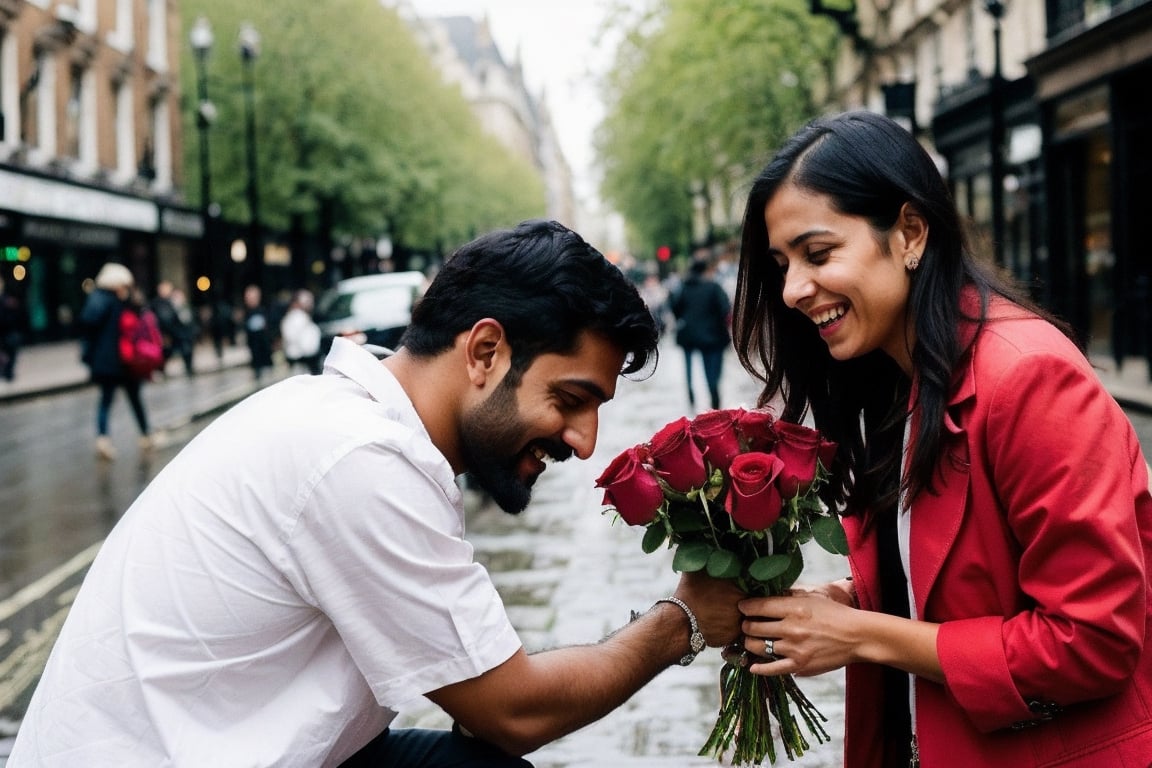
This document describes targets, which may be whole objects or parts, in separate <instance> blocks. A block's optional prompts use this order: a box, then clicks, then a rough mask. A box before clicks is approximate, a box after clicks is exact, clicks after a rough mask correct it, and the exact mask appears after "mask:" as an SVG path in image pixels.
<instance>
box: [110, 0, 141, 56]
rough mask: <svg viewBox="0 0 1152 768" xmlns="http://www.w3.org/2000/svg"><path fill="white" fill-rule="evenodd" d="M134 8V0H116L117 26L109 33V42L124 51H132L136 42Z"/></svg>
mask: <svg viewBox="0 0 1152 768" xmlns="http://www.w3.org/2000/svg"><path fill="white" fill-rule="evenodd" d="M132 8H133V0H116V28H115V29H114V30H113V31H112V32H111V34H109V35H108V44H109V45H111V46H112V47H113V48H116V49H117V50H119V51H122V52H124V53H127V52H128V51H131V50H132V46H133V43H134V42H135V33H134V32H133V31H132V24H133V18H132Z"/></svg>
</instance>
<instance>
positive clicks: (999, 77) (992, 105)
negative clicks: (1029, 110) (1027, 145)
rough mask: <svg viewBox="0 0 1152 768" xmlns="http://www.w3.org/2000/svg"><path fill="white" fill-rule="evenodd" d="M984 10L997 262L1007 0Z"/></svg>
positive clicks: (999, 256) (999, 259)
mask: <svg viewBox="0 0 1152 768" xmlns="http://www.w3.org/2000/svg"><path fill="white" fill-rule="evenodd" d="M984 10H985V11H987V12H988V15H989V16H991V17H992V49H993V52H992V56H993V63H992V81H991V83H990V84H989V88H988V109H989V113H990V114H989V117H990V120H989V131H988V134H989V136H988V141H989V145H988V149H989V153H990V156H991V157H990V162H989V173H990V174H991V176H992V179H991V181H992V190H991V192H992V200H991V202H992V253H993V254H994V255H995V258H996V263H997V264H1001V265H1002V264H1004V259H1005V254H1006V251H1005V248H1004V245H1005V243H1004V87H1003V86H1004V81H1003V77H1004V76H1003V63H1002V60H1001V45H1000V20H1001V19H1003V18H1004V0H984Z"/></svg>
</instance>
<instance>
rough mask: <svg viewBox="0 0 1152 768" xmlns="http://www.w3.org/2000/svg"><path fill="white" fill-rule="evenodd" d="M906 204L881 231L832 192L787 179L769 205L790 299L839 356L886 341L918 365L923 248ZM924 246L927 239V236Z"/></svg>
mask: <svg viewBox="0 0 1152 768" xmlns="http://www.w3.org/2000/svg"><path fill="white" fill-rule="evenodd" d="M908 216H911V217H913V218H915V219H916V220H918V221H914V222H912V224H914V225H917V226H918V225H922V224H923V221H922V219H920V217H919V216H918V215H917V214H916V213H915V212H914V211H913V210H911V209H910V207H909V206H905V208H904V210H903V211H902V212H901V216H900V218H899V220H898V221H897V224H896V226H894V227H893V228H892V230H891V231H890V232H887V233H879V234H878V233H877V232H876V231H875V230H874V229H873V228H872V226H871V224H870V223H869V222H868V221H867V220H866V219H864V218H861V217H859V216H848V215H845V214H842V213H840V212H838V211H836V210H835V209H834V208H833V207H832V205H831V204H830V201H829V198H828V197H826V196H825V195H822V194H818V193H814V192H809V191H806V190H803V189H800V188H798V187H796V186H795V185H793V184H784V185H783V186H782V187H780V189H779V190H778V191H777V192H776V194H775V195H774V196H773V197H772V199H771V200H769V201H768V205H767V206H765V208H764V223H765V225H766V226H767V230H768V255H769V257H770V258H773V259H775V260H776V263H777V264H778V265H779V266H780V269H781V272H782V273H783V284H784V291H783V299H784V303H785V304H786V305H787V306H789V307H791V308H792V309H795V310H797V311H799V312H802V313H803V314H804V315H806V316H807V317H808V318H809V319H810V320H811V321H812V322H813V323H815V324H816V325H817V326H818V328H819V332H820V337H821V338H823V339H824V341H825V343H826V344H828V349H829V351H830V352H831V354H832V357H834V358H836V359H837V360H848V359H850V358H854V357H859V356H861V355H865V354H867V353H869V352H872V351H873V350H876V349H880V350H883V351H884V352H886V353H887V354H888V355H889V356H891V357H892V358H893V359H894V360H896V362H897V363H898V364H899V365H900V367H901V368H903V369H904V371H905V372H906V373H910V372H911V368H912V360H911V349H912V343H913V341H914V339H913V338H912V335H911V334H912V328H911V325H910V323H909V320H908V294H909V289H910V287H911V277H910V274H909V272H908V271H907V270H906V269H905V263H906V258H907V254H908V253H909V250H910V248H911V249H912V253H914V254H915V255H916V256H919V255H920V254H919V252H917V251H916V250H915V247H914V246H915V245H916V243H915V242H913V240H914V238H915V235H914V234H913V235H912V237H911V238H910V236H909V232H908V231H907V226H908V223H909V222H907V221H906V218H907V217H908ZM921 247H922V244H921Z"/></svg>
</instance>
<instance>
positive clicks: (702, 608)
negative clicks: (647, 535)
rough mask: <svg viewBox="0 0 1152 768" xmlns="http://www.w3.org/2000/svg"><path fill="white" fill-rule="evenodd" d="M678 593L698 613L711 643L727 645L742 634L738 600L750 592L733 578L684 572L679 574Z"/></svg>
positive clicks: (702, 628)
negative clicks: (742, 588) (739, 585)
mask: <svg viewBox="0 0 1152 768" xmlns="http://www.w3.org/2000/svg"><path fill="white" fill-rule="evenodd" d="M675 596H676V597H678V598H679V599H681V600H683V601H684V602H685V603H686V604H687V605H688V607H689V608H691V609H692V612H693V613H695V614H696V620H697V621H698V622H700V633H701V634H702V635H704V640H705V641H706V642H707V643H708V645H709V646H710V647H712V648H719V647H720V646H723V645H728V644H729V643H732V642H734V641H735V640H736V639H737V638H738V637H739V636H740V622H741V621H742V620H743V618H744V616H743V614H741V613H740V608H739V607H738V606H737V604H738V603H739V602H740V601H741V600H743V599H744V598H745V597H747V595H745V594H744V593H743V592H741V591H740V589H739V588H738V587H737V586H736V584H735V583H734V582H733V581H732V580H731V579H714V578H712V577H711V576H708V575H706V574H703V573H684V574H681V575H680V584H679V585H678V586H677V587H676V593H675Z"/></svg>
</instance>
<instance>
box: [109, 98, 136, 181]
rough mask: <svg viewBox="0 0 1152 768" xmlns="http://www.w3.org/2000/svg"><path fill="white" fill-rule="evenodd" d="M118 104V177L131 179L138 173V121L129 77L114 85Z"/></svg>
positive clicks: (123, 179) (126, 179)
mask: <svg viewBox="0 0 1152 768" xmlns="http://www.w3.org/2000/svg"><path fill="white" fill-rule="evenodd" d="M113 99H114V101H115V104H116V178H117V180H119V181H130V180H131V179H132V178H133V177H135V175H136V122H135V120H134V119H133V117H134V116H133V114H132V83H131V81H129V80H128V79H127V78H125V79H124V80H122V81H121V82H120V83H119V84H118V85H116V86H115V87H114V91H113Z"/></svg>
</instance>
